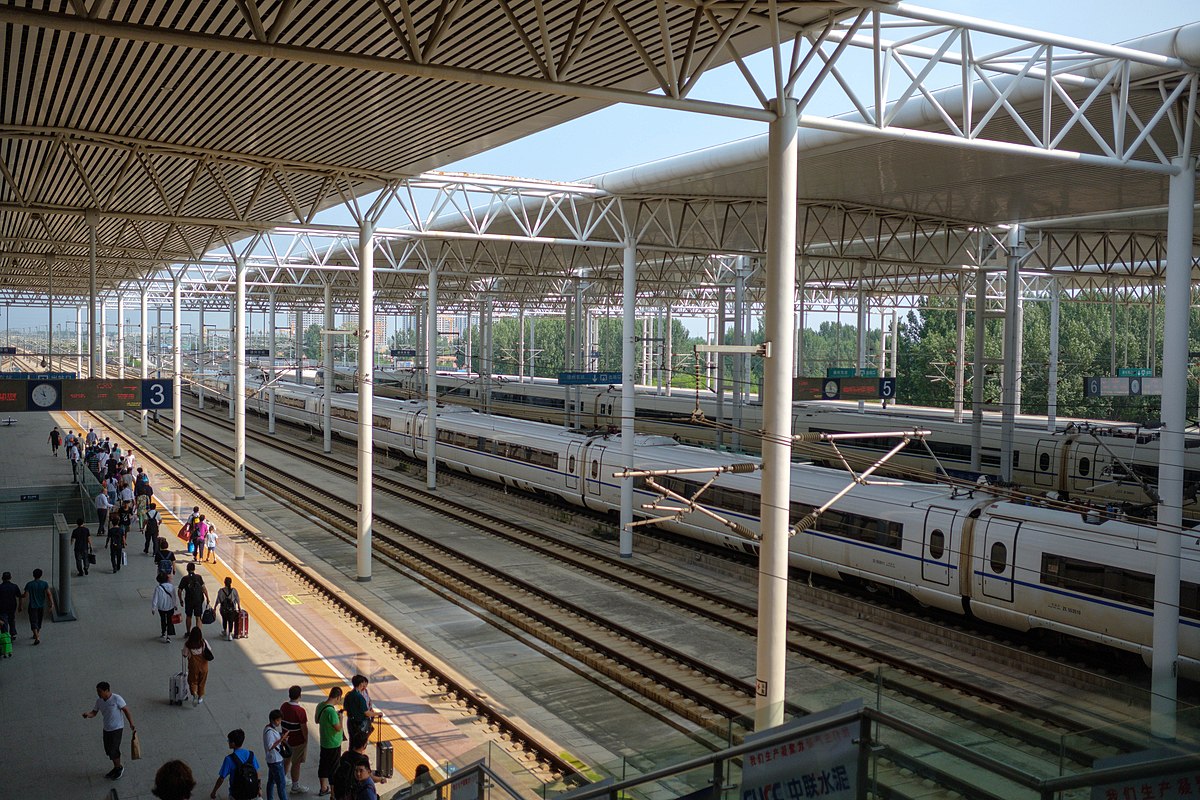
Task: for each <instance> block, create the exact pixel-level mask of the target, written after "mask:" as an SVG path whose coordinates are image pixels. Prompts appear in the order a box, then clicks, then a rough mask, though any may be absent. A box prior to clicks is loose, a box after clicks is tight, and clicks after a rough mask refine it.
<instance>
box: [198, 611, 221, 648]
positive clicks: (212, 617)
mask: <svg viewBox="0 0 1200 800" xmlns="http://www.w3.org/2000/svg"><path fill="white" fill-rule="evenodd" d="M216 621H217V612H215V611H213V607H212V606H210V605H208V604H207V603H205V604H204V613H202V614H201V615H200V622H202V623H203V624H205V625H211V624H213V623H214V622H216ZM211 660H212V659H211V658H210V659H209V661H211Z"/></svg>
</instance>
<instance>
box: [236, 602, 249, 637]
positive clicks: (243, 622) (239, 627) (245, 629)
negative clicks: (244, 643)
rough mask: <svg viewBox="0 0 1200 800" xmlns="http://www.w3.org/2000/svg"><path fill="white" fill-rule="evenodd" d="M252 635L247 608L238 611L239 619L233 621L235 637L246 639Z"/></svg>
mask: <svg viewBox="0 0 1200 800" xmlns="http://www.w3.org/2000/svg"><path fill="white" fill-rule="evenodd" d="M249 635H250V615H249V614H247V613H246V610H245V609H242V610H240V611H238V615H237V619H236V620H235V621H234V623H233V638H235V639H245V638H246V637H247V636H249Z"/></svg>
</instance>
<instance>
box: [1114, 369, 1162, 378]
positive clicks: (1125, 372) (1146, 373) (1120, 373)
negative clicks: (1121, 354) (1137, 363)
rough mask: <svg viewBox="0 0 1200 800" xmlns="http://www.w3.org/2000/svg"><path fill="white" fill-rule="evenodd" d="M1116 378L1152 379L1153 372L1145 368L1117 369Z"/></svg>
mask: <svg viewBox="0 0 1200 800" xmlns="http://www.w3.org/2000/svg"><path fill="white" fill-rule="evenodd" d="M1117 377H1118V378H1152V377H1154V370H1152V369H1147V368H1146V367H1118V368H1117Z"/></svg>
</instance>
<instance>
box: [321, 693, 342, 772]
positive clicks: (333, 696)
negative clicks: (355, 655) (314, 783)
mask: <svg viewBox="0 0 1200 800" xmlns="http://www.w3.org/2000/svg"><path fill="white" fill-rule="evenodd" d="M341 698H342V687H340V686H334V687H333V688H332V689H330V690H329V698H328V699H326V700H325V702H323V703H318V704H317V713H316V718H317V730H318V731H319V732H320V735H321V736H320V738H321V756H320V760H319V761H317V778H318V779H319V780H320V781H321V789H320V791H319V792H318V794H319V795H326V794H329V779H330V778H331V777H333V768H334V767H335V766H337V762H338V758H339V757H340V756H341V754H342V738H343V735H342V716H341V714H342V712H341V709H339V708H338V701H339V700H341Z"/></svg>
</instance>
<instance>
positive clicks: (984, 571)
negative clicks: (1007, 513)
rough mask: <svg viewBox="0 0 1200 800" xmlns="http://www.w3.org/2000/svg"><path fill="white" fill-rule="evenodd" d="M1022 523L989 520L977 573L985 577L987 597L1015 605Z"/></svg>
mask: <svg viewBox="0 0 1200 800" xmlns="http://www.w3.org/2000/svg"><path fill="white" fill-rule="evenodd" d="M1020 527H1021V524H1020V523H1019V522H1012V521H1010V520H1006V519H992V520H988V525H987V530H986V531H984V534H983V547H982V548H981V549H980V551H979V563H978V565H977V567H976V568H977V569H978V571H979V574H980V575H982V576H983V581H982V582H983V594H984V595H985V596H987V597H991V598H994V599H996V600H1007V601H1008V602H1010V603H1011V602H1012V599H1013V592H1014V589H1015V582H1016V574H1017V563H1016V562H1017V532H1018V531H1019V530H1020Z"/></svg>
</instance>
